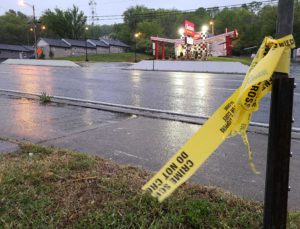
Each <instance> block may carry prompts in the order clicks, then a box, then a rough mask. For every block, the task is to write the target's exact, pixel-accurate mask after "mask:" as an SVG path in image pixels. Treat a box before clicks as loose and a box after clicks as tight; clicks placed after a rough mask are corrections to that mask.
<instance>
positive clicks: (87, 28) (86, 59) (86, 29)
mask: <svg viewBox="0 0 300 229" xmlns="http://www.w3.org/2000/svg"><path fill="white" fill-rule="evenodd" d="M88 30H89V27H85V33H84V39H85V61H86V62H87V61H89V60H88V55H87V39H86V32H87V31H88Z"/></svg>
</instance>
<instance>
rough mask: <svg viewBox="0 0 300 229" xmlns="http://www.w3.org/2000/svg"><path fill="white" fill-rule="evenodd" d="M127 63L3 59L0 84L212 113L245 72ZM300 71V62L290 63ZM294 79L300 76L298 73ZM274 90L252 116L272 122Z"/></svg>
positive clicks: (296, 109)
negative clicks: (142, 67)
mask: <svg viewBox="0 0 300 229" xmlns="http://www.w3.org/2000/svg"><path fill="white" fill-rule="evenodd" d="M128 65H129V64H126V63H89V64H88V67H82V68H62V67H36V66H9V65H4V64H1V65H0V85H1V86H0V87H1V88H3V89H9V90H18V91H24V92H31V93H41V92H44V91H45V92H47V93H48V94H51V95H56V96H66V97H72V98H79V99H87V100H95V101H101V102H110V103H118V104H125V105H133V106H138V107H147V108H154V109H162V110H171V111H175V112H183V113H190V114H196V115H201V116H210V115H211V114H212V113H213V112H214V111H215V110H216V109H217V108H218V106H219V105H220V104H222V102H223V101H225V100H226V98H228V97H229V96H230V94H231V93H232V92H233V91H234V90H235V89H236V88H238V87H239V86H240V84H241V82H242V80H243V76H242V75H226V74H209V73H184V72H152V71H137V70H131V71H129V70H124V69H125V68H126V67H127V66H128ZM292 74H296V75H299V74H300V65H299V64H298V65H295V64H294V65H293V66H292ZM296 82H298V83H299V82H300V80H299V79H298V78H297V77H296ZM295 92H296V93H295V99H294V101H295V107H294V113H295V115H294V116H295V119H296V122H295V124H294V127H300V120H299V119H298V118H297V117H298V116H299V117H300V115H299V113H300V111H299V110H300V104H299V103H300V88H299V87H298V88H296V90H295ZM269 103H270V96H269V95H268V96H266V98H264V99H263V100H262V103H261V106H260V110H259V112H256V113H254V115H253V119H252V120H253V121H256V122H263V123H268V117H269Z"/></svg>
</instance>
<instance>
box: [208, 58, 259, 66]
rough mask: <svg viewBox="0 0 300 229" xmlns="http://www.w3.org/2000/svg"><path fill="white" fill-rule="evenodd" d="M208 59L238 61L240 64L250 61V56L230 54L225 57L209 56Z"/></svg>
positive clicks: (248, 63)
mask: <svg viewBox="0 0 300 229" xmlns="http://www.w3.org/2000/svg"><path fill="white" fill-rule="evenodd" d="M208 60H209V61H225V62H240V63H242V64H246V65H249V66H250V64H251V62H252V60H253V59H252V58H250V57H237V56H230V57H225V56H211V57H209V58H208Z"/></svg>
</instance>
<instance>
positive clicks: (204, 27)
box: [201, 25, 208, 33]
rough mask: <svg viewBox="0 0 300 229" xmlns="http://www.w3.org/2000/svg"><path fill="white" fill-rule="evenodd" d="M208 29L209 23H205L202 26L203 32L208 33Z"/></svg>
mask: <svg viewBox="0 0 300 229" xmlns="http://www.w3.org/2000/svg"><path fill="white" fill-rule="evenodd" d="M207 31H208V26H207V25H203V26H202V27H201V32H202V33H206V32H207Z"/></svg>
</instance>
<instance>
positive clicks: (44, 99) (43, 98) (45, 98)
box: [39, 92, 52, 104]
mask: <svg viewBox="0 0 300 229" xmlns="http://www.w3.org/2000/svg"><path fill="white" fill-rule="evenodd" d="M39 99H40V103H41V104H47V103H51V102H52V96H50V95H47V93H46V92H42V94H41V95H39Z"/></svg>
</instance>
